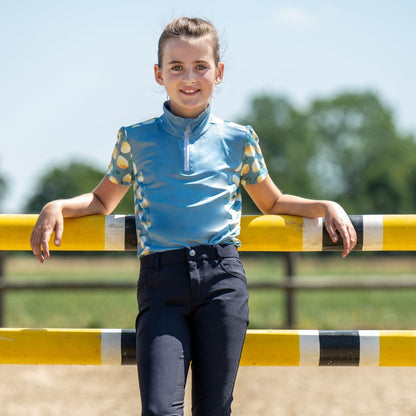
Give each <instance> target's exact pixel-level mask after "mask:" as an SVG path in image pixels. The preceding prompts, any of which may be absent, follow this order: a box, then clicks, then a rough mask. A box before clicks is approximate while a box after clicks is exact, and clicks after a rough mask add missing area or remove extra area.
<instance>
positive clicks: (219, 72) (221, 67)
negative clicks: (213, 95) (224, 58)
mask: <svg viewBox="0 0 416 416" xmlns="http://www.w3.org/2000/svg"><path fill="white" fill-rule="evenodd" d="M223 79H224V62H220V63H219V64H218V68H217V77H216V78H215V84H217V85H218V84H220V83H221V81H222V80H223Z"/></svg>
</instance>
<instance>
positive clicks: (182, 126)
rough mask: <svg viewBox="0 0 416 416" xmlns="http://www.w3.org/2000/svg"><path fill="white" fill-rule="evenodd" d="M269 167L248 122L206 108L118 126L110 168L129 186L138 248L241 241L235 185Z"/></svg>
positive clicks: (256, 178)
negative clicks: (186, 115) (229, 119)
mask: <svg viewBox="0 0 416 416" xmlns="http://www.w3.org/2000/svg"><path fill="white" fill-rule="evenodd" d="M266 175H267V168H266V165H265V163H264V159H263V156H262V153H261V150H260V147H259V144H258V138H257V135H256V134H255V132H254V131H253V129H252V128H251V127H249V126H247V127H244V126H240V125H238V124H235V123H231V122H227V121H224V120H221V119H219V118H217V117H215V116H214V115H213V114H211V107H208V108H207V110H206V111H204V112H203V113H202V114H200V115H199V116H198V117H197V118H194V119H186V118H181V117H177V116H175V115H174V114H172V113H171V112H170V111H169V103H168V102H167V103H165V104H164V107H163V114H162V115H161V116H160V117H158V118H154V119H151V120H148V121H145V122H142V123H138V124H134V125H132V126H129V127H122V128H121V129H120V130H119V133H118V138H117V143H116V145H115V148H114V152H113V155H112V160H111V163H110V165H109V168H108V171H107V176H108V177H109V179H110V180H111V181H112V182H113V183H116V184H122V185H130V184H132V185H133V187H134V197H135V201H134V205H135V218H136V228H137V239H138V241H137V247H138V255H139V256H142V255H146V254H149V253H153V252H157V251H164V250H171V249H176V248H182V247H191V246H195V245H202V244H236V245H239V244H240V242H239V240H238V235H239V233H240V220H241V192H240V185H245V184H254V183H258V182H261V181H263V180H264V179H265V177H266Z"/></svg>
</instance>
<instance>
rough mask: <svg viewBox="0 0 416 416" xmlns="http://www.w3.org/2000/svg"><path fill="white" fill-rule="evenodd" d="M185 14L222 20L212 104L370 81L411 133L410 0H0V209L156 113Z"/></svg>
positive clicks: (236, 109)
mask: <svg viewBox="0 0 416 416" xmlns="http://www.w3.org/2000/svg"><path fill="white" fill-rule="evenodd" d="M180 15H188V16H200V17H204V18H208V19H210V20H211V21H212V22H213V23H214V24H215V26H216V27H217V30H218V32H219V35H220V39H221V41H222V51H223V61H224V62H225V67H226V73H225V79H224V82H223V84H222V85H221V86H219V87H218V88H217V91H216V92H215V96H214V99H213V108H214V112H215V113H216V114H217V115H218V116H220V117H222V118H225V119H229V120H234V119H236V118H238V117H240V116H242V115H244V114H245V112H246V111H247V108H248V105H249V102H250V98H251V97H252V96H253V95H256V94H260V93H267V94H280V95H284V96H286V97H288V98H289V99H290V100H292V102H293V103H294V104H295V105H297V106H304V105H306V104H307V103H308V102H310V101H311V100H312V99H313V98H316V97H329V96H331V95H333V94H336V93H337V92H340V91H345V90H355V91H363V90H366V89H372V90H374V91H376V92H378V93H379V94H380V96H381V98H382V99H383V100H384V101H385V102H386V103H388V104H389V105H390V106H391V108H392V110H393V111H394V114H395V116H396V120H397V125H398V126H399V128H400V129H401V130H403V131H408V132H412V133H414V134H416V118H415V114H416V83H415V80H414V78H415V76H416V75H415V74H416V46H415V39H416V25H415V21H416V19H415V18H416V2H414V1H412V0H396V1H394V0H390V1H387V0H379V1H377V0H361V1H358V0H349V1H345V0H344V1H337V0H332V1H331V0H327V1H325V0H314V1H310V0H305V1H296V0H293V1H289V0H285V1H283V0H270V1H268V0H264V1H262V0H258V1H256V2H247V3H245V2H241V1H238V0H236V1H234V0H230V1H224V0H223V1H218V0H211V1H209V2H206V1H204V2H198V1H185V0H176V1H163V0H159V1H158V2H157V3H154V2H148V1H139V0H118V1H117V0H112V1H110V0H53V1H52V0H36V1H34V0H0V53H1V55H0V56H1V65H0V143H1V146H0V175H1V176H2V177H4V178H5V179H6V181H7V185H8V193H7V197H6V200H5V201H4V203H3V205H2V211H3V212H7V213H15V212H16V213H18V212H20V209H21V208H22V206H23V204H24V201H25V200H26V199H27V198H28V197H29V196H30V195H31V192H33V190H34V187H35V185H36V183H37V181H38V179H39V178H40V176H41V175H42V174H43V173H44V172H45V171H47V170H48V169H50V168H52V167H54V166H57V165H60V164H62V163H67V162H69V161H70V160H83V161H85V162H88V163H91V164H92V165H94V166H95V167H97V168H98V169H102V170H103V173H104V171H105V169H106V166H107V164H108V162H109V159H110V155H111V151H112V148H113V145H114V141H115V137H116V133H117V131H118V129H119V127H120V126H122V125H129V124H133V123H135V122H138V121H141V120H145V119H147V118H150V117H154V116H157V115H159V114H160V112H161V103H162V102H163V101H164V100H165V98H166V94H165V93H164V91H163V89H162V87H160V86H158V85H157V84H156V83H155V81H154V80H153V64H154V63H155V62H156V54H157V53H156V52H157V40H158V37H159V35H160V32H161V31H162V29H163V27H164V26H165V24H166V23H168V22H169V21H170V20H171V19H173V18H175V17H177V16H180ZM254 127H255V126H254Z"/></svg>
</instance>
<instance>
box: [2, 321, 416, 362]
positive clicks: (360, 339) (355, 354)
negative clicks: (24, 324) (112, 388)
mask: <svg viewBox="0 0 416 416" xmlns="http://www.w3.org/2000/svg"><path fill="white" fill-rule="evenodd" d="M135 338H136V334H135V331H134V330H133V329H24V328H20V329H18V328H14V329H13V328H12V329H0V364H53V365H62V364H64V365H132V364H135V363H136V339H135ZM240 365H242V366H295V367H296V366H315V367H316V366H363V367H364V366H372V367H415V366H416V331H378V330H365V331H363V330H357V331H318V330H267V331H266V330H248V331H247V336H246V340H245V344H244V348H243V353H242V357H241V362H240Z"/></svg>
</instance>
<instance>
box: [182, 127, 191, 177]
mask: <svg viewBox="0 0 416 416" xmlns="http://www.w3.org/2000/svg"><path fill="white" fill-rule="evenodd" d="M190 135H191V129H190V127H189V126H187V127H186V129H185V146H184V166H183V167H184V170H185V172H188V171H189V153H190V144H189V136H190Z"/></svg>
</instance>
